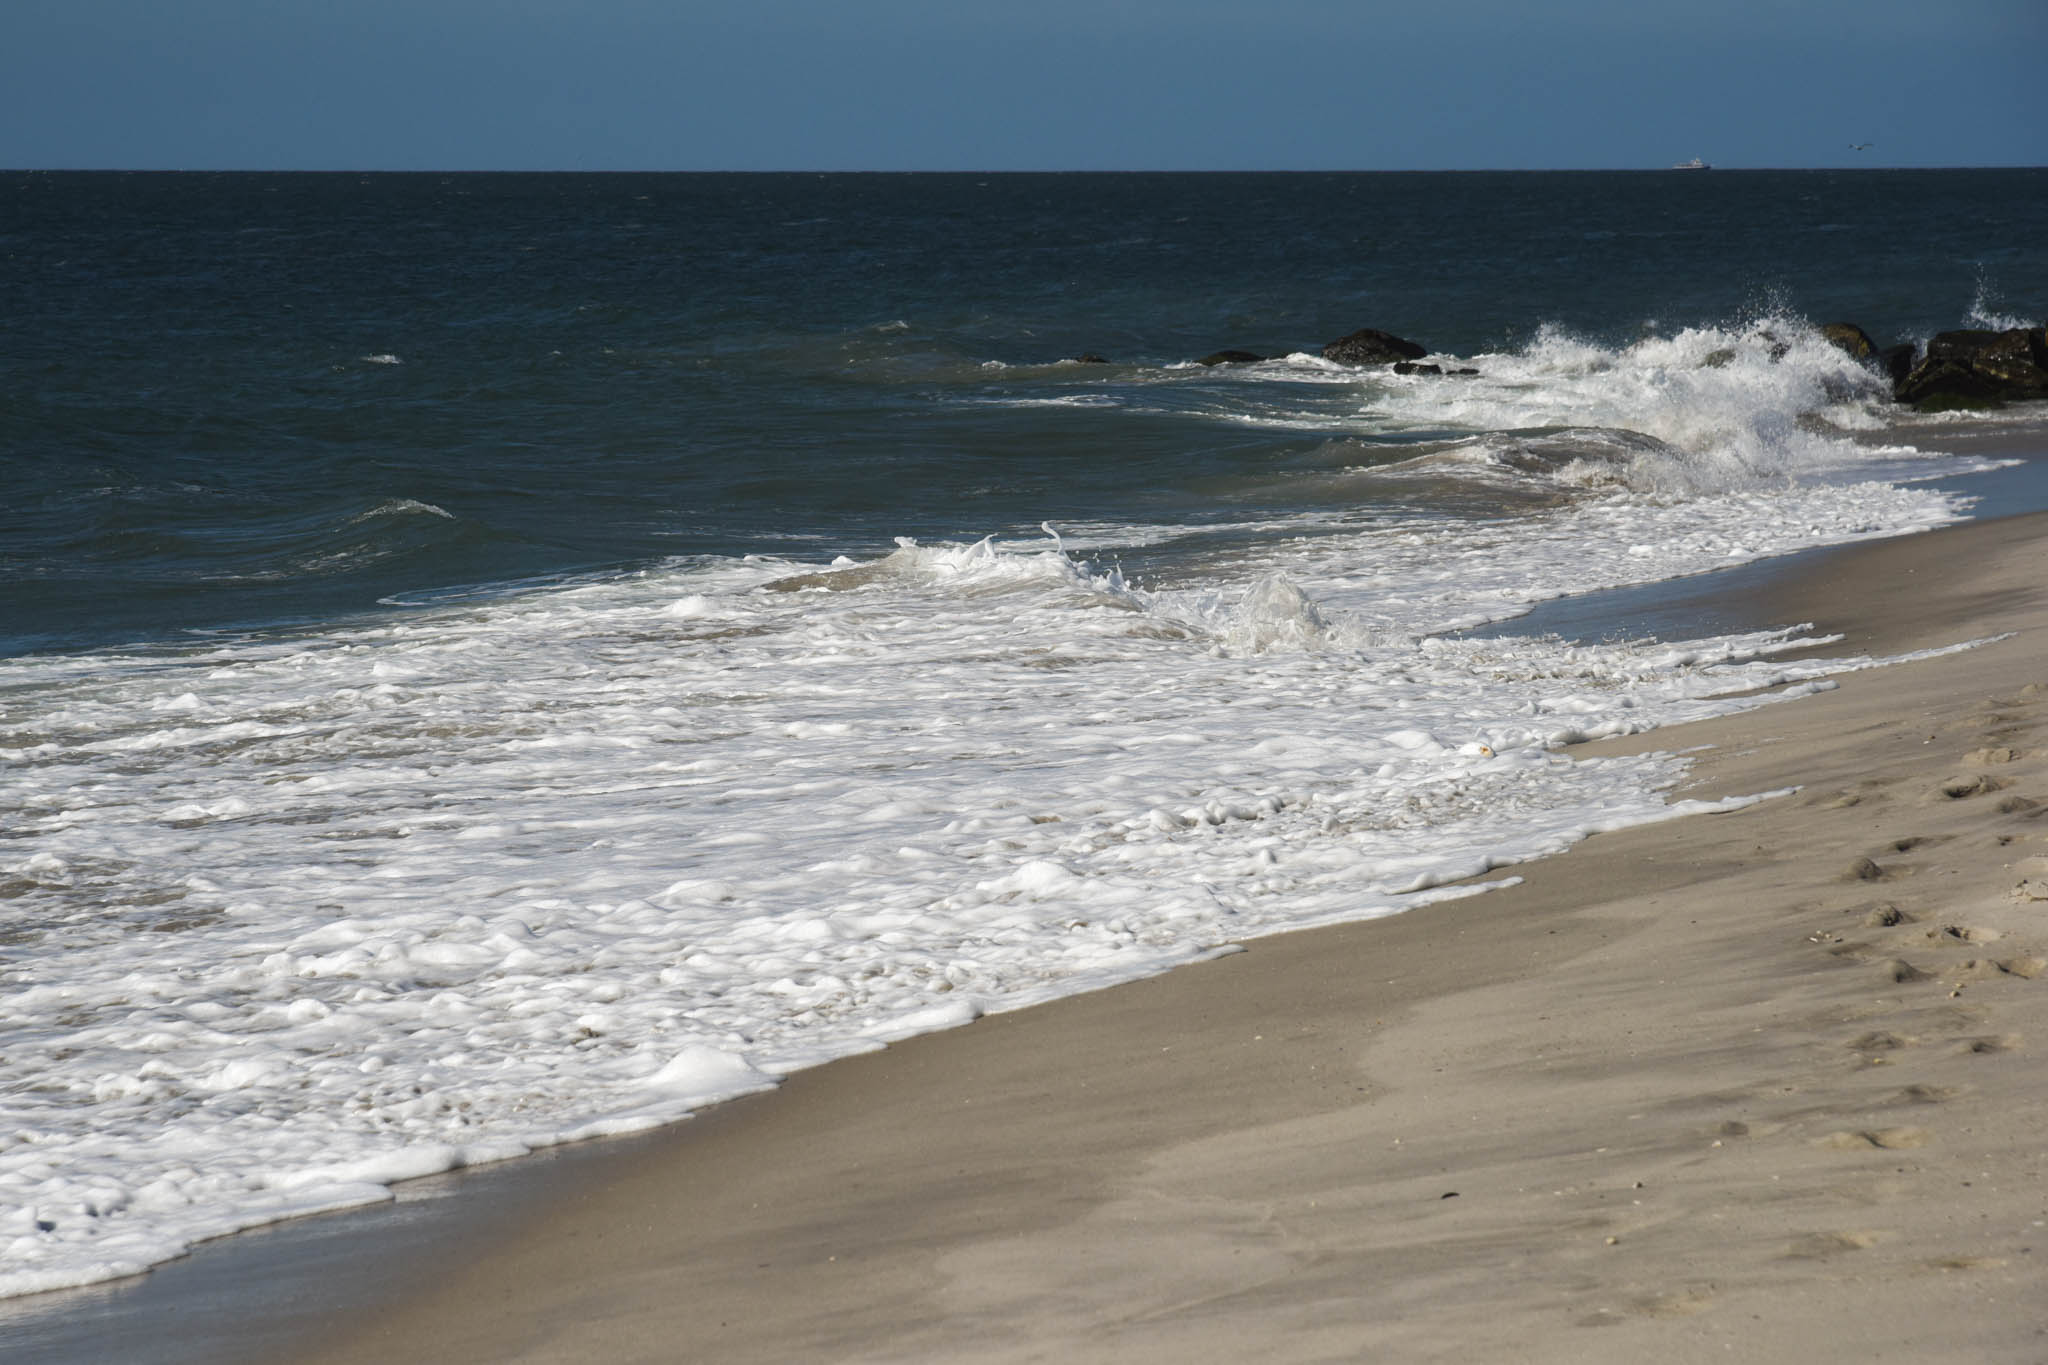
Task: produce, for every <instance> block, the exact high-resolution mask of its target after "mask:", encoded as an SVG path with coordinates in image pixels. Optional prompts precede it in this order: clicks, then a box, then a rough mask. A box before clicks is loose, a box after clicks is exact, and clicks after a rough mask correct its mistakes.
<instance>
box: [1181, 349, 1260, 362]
mask: <svg viewBox="0 0 2048 1365" xmlns="http://www.w3.org/2000/svg"><path fill="white" fill-rule="evenodd" d="M1265 358H1266V357H1264V356H1262V355H1260V354H1259V353H1258V352H1256V351H1212V352H1210V353H1209V354H1208V355H1205V356H1203V357H1202V358H1201V359H1200V360H1197V361H1196V362H1195V363H1196V364H1197V365H1250V364H1252V363H1254V362H1256V361H1260V360H1264V359H1265Z"/></svg>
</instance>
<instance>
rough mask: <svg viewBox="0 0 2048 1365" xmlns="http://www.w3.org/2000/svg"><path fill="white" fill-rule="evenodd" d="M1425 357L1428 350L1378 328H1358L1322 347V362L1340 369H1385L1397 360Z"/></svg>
mask: <svg viewBox="0 0 2048 1365" xmlns="http://www.w3.org/2000/svg"><path fill="white" fill-rule="evenodd" d="M1428 354H1429V348H1428V347H1427V346H1418V345H1416V344H1415V343H1414V342H1412V341H1409V340H1406V339H1405V338H1402V337H1397V336H1395V335H1394V334H1393V333H1392V332H1382V331H1380V330H1379V329H1378V328H1377V327H1361V328H1360V329H1359V330H1357V331H1355V332H1353V333H1351V335H1349V336H1342V337H1338V338H1337V339H1336V340H1335V341H1333V342H1331V343H1330V344H1329V345H1327V346H1325V347H1323V359H1325V360H1334V361H1336V362H1337V363H1338V364H1339V365H1385V364H1388V363H1390V362H1392V361H1396V360H1420V359H1422V357H1424V356H1426V355H1428Z"/></svg>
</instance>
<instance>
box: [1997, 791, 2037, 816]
mask: <svg viewBox="0 0 2048 1365" xmlns="http://www.w3.org/2000/svg"><path fill="white" fill-rule="evenodd" d="M2040 809H2041V803H2040V802H2039V801H2036V800H2034V799H2033V798H2031V797H2026V796H2008V797H2006V798H2004V799H2003V800H2001V801H2000V802H1999V803H1998V813H1999V814H2000V815H2029V816H2031V815H2035V814H2037V813H2039V811H2040Z"/></svg>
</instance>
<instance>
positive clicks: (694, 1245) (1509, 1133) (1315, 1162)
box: [300, 517, 2048, 1362]
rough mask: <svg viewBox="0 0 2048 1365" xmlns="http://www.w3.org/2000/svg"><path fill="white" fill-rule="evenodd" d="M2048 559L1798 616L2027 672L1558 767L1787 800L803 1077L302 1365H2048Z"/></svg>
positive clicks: (1917, 671)
mask: <svg viewBox="0 0 2048 1365" xmlns="http://www.w3.org/2000/svg"><path fill="white" fill-rule="evenodd" d="M2044 562H2048V520H2044V519H2042V518H2040V517H2029V518H2013V519H2008V520H2003V521H1990V522H1979V523H1973V524H1970V525H1967V526H1963V527H1959V528H1955V529H1952V530H1946V531H1941V532H1936V533H1933V534H1929V535H1925V536H1919V537H1914V538H1911V539H1908V540H1905V541H1898V542H1887V543H1883V544H1879V545H1875V546H1869V547H1862V548H1857V549H1852V550H1846V551H1841V552H1837V553H1833V554H1831V555H1829V556H1826V557H1825V558H1823V559H1822V560H1821V561H1820V562H1819V565H1818V567H1817V568H1816V569H1815V570H1814V571H1813V572H1810V573H1806V574H1803V575H1801V576H1800V577H1798V578H1797V579H1796V580H1795V581H1793V582H1792V583H1791V584H1789V585H1788V586H1787V587H1786V588H1785V589H1784V590H1783V592H1782V593H1781V595H1780V596H1779V598H1778V600H1776V601H1775V602H1773V603H1772V605H1771V614H1772V615H1773V617H1774V618H1776V619H1778V620H1783V621H1803V620H1813V621H1817V622H1819V623H1821V624H1822V625H1823V626H1825V627H1827V628H1831V629H1839V630H1841V631H1843V632H1845V633H1846V634H1847V636H1848V638H1847V640H1846V641H1845V642H1844V643H1843V644H1842V645H1840V646H1835V647H1832V648H1833V649H1835V650H1840V651H1847V650H1852V649H1853V650H1860V651H1868V652H1876V653H1886V654H1894V653H1900V652H1904V651H1909V650H1920V649H1928V648H1933V647H1939V646H1944V645H1951V644H1955V643H1958V642H1961V641H1965V640H1973V639H1984V638H1986V637H1992V636H2002V637H2003V638H1999V639H1996V640H1991V641H1990V642H1988V643H1984V644H1981V645H1979V646H1978V647H1976V648H1973V649H1970V650H1967V651H1964V652H1960V653H1950V654H1945V655H1942V656H1940V657H1934V658H1928V659H1924V660H1921V661H1917V662H1910V663H1901V664H1897V665H1894V666H1891V667H1887V668H1883V669H1876V670H1867V671H1861V672H1852V673H1846V674H1843V675H1842V676H1841V677H1840V678H1839V684H1840V685H1839V687H1838V688H1837V689H1835V690H1832V691H1828V692H1824V693H1823V694H1821V695H1819V696H1815V697H1810V698H1806V699H1802V700H1797V701H1790V702H1785V703H1783V704H1777V705H1771V706H1766V707H1763V708H1761V709H1759V710H1756V711H1754V712H1751V713H1749V714H1746V715H1743V716H1739V717H1733V718H1729V719H1725V720H1720V721H1714V722H1709V723H1705V724H1701V725H1696V726H1691V727H1686V728H1684V729H1681V730H1667V731H1663V732H1659V733H1656V734H1653V735H1648V736H1640V737H1636V738H1634V739H1632V740H1628V741H1620V742H1610V743H1608V744H1604V745H1593V746H1586V747H1585V748H1583V749H1581V750H1576V751H1574V752H1578V753H1585V754H1592V753H1597V752H1601V751H1602V750H1603V749H1605V750H1613V749H1617V748H1621V747H1624V746H1630V747H1635V748H1667V749H1676V748H1687V749H1690V748H1693V747H1694V746H1705V747H1703V748H1702V750H1701V752H1700V753H1699V754H1698V756H1697V761H1696V764H1695V767H1694V770H1693V776H1692V779H1691V781H1690V783H1689V785H1688V786H1687V787H1686V788H1685V789H1683V790H1682V791H1680V792H1678V793H1674V797H1705V798H1718V797H1724V796H1731V795H1742V794H1754V793H1761V792H1769V791H1779V790H1781V789H1787V788H1796V789H1797V790H1796V791H1794V792H1792V793H1791V794H1786V795H1780V796H1777V797H1775V798H1773V799H1771V800H1767V801H1764V802H1762V803H1759V804H1757V805H1754V806H1751V807H1749V808H1746V809H1743V810H1740V811H1736V812H1733V813H1729V814H1723V815H1714V816H1694V817H1690V818H1686V819H1680V820H1673V821H1669V822H1666V823H1663V824H1659V825H1654V826H1648V827H1641V828H1637V829H1632V830H1625V831H1621V832H1618V833H1613V834H1606V835H1601V836H1598V837H1595V838H1593V839H1591V840H1589V841H1587V842H1586V843H1584V844H1582V845H1580V846H1579V847H1577V848H1575V849H1574V850H1572V851H1571V852H1570V853H1568V854H1566V855H1563V856H1561V857H1557V858H1553V859H1550V860H1547V861H1545V862H1542V863H1538V864H1533V865H1529V866H1527V867H1524V868H1520V869H1517V871H1518V872H1520V873H1521V874H1522V876H1523V880H1522V882H1521V883H1520V884H1519V885H1517V886H1514V887H1512V888H1509V889H1507V890H1503V891H1497V892H1493V893H1490V894H1487V895H1483V896H1477V897H1473V898H1470V899H1465V900H1460V901H1454V902H1449V903H1445V904H1440V905H1435V906H1431V907H1428V908H1426V909H1423V910H1420V911H1418V912H1415V913H1412V914H1408V915H1403V916H1397V917H1394V918H1391V919H1385V920H1379V921H1374V922H1369V923H1364V924H1358V925H1351V926H1344V927H1339V928H1333V929H1325V930H1318V931H1313V932H1306V933H1299V934H1293V935H1286V936H1282V937H1276V938H1271V939H1262V940H1258V941H1255V942H1252V943H1250V944H1249V945H1247V951H1246V952H1244V953H1242V954H1239V955H1236V956H1232V957H1226V958H1223V959H1220V960H1217V961H1214V962H1209V963H1205V964H1203V965H1200V966H1196V967H1191V968H1186V969H1183V970H1180V971H1176V972H1174V973H1171V974H1170V975H1167V976H1164V977H1160V978H1156V979H1153V980H1149V981H1143V982H1139V983H1136V984H1132V985H1128V986H1120V987H1117V988H1115V989H1113V990H1109V991H1103V992H1099V993H1096V994H1093V995H1088V996H1083V997H1078V998H1074V999H1070V1000H1065V1001H1061V1002H1058V1003H1055V1004H1052V1005H1048V1006H1044V1007H1040V1008H1036V1009H1031V1010H1027V1011H1021V1012H1019V1013H1016V1014H1009V1015H999V1016H993V1017H990V1018H987V1019H984V1020H981V1021H980V1022H977V1023H976V1024H974V1025H972V1026H971V1027H967V1028H962V1029H958V1030H955V1031H952V1032H949V1033H944V1034H937V1035H931V1036H927V1037H922V1038H917V1039H912V1040H910V1041H908V1042H905V1043H902V1044H899V1045H896V1046H893V1047H891V1048H889V1049H888V1050H886V1051H884V1052H880V1053H876V1054H873V1055H870V1056H864V1057H858V1058H853V1059H850V1060H847V1061H843V1062H836V1063H833V1064H831V1065H829V1066H826V1067H822V1068H819V1069H817V1070H815V1071H812V1072H807V1073H801V1074H798V1075H796V1076H793V1077H791V1078H790V1079H789V1081H788V1082H787V1083H786V1084H785V1085H784V1086H783V1088H782V1089H781V1090H780V1091H779V1092H777V1093H775V1094H773V1095H768V1096H762V1097H759V1098H756V1099H749V1100H743V1101H739V1102H737V1103H734V1104H732V1105H728V1106H725V1107H724V1108H722V1109H719V1110H715V1111H712V1112H709V1113H706V1114H704V1115H702V1116H700V1117H699V1118H698V1119H696V1120H693V1121H692V1122H690V1123H686V1124H683V1125H681V1126H680V1127H679V1128H677V1129H676V1130H675V1131H674V1133H673V1134H672V1135H671V1136H669V1137H667V1138H665V1139H664V1140H663V1141H661V1142H659V1143H656V1144H653V1145H652V1146H650V1147H647V1148H644V1149H642V1150H640V1151H638V1152H635V1153H633V1154H630V1155H627V1156H623V1157H621V1158H620V1160H619V1161H618V1162H617V1163H598V1164H597V1166H596V1167H595V1169H596V1171H597V1177H596V1178H592V1179H588V1180H584V1181H582V1182H580V1183H577V1184H576V1185H574V1187H573V1188H570V1189H567V1190H566V1191H558V1192H556V1193H554V1194H551V1195H550V1196H549V1198H548V1200H547V1201H546V1202H545V1203H542V1204H537V1205H536V1207H535V1208H534V1210H533V1212H532V1216H531V1218H530V1219H528V1220H527V1221H526V1222H525V1223H524V1224H523V1225H522V1226H520V1227H519V1228H518V1229H517V1230H516V1232H515V1233H514V1234H513V1235H511V1236H509V1237H507V1238H500V1239H494V1240H493V1241H492V1243H491V1244H489V1245H477V1246H474V1247H472V1248H470V1249H469V1250H468V1252H467V1254H465V1255H464V1256H462V1257H460V1258H459V1259H458V1261H457V1262H456V1263H454V1264H451V1265H449V1266H447V1267H446V1269H445V1272H444V1273H441V1274H439V1275H437V1276H433V1277H425V1278H423V1279H422V1282H421V1285H420V1288H419V1292H418V1294H417V1296H416V1297H413V1298H411V1299H409V1300H408V1301H404V1302H399V1303H394V1304H388V1305H383V1306H381V1307H380V1308H379V1309H378V1310H377V1311H376V1312H374V1313H372V1314H367V1315H365V1314H357V1315H355V1316H353V1317H352V1319H351V1323H352V1327H351V1329H350V1330H348V1331H342V1330H340V1329H337V1331H336V1333H335V1335H333V1336H332V1337H330V1338H328V1339H325V1340H323V1341H321V1342H318V1343H313V1342H309V1343H308V1349H307V1350H306V1351H305V1352H304V1354H303V1355H302V1356H301V1357H300V1358H301V1359H304V1360H309V1361H312V1360H317V1361H321V1362H342V1361H350V1362H353V1361H380V1362H381V1361H386V1360H391V1359H414V1360H436V1361H444V1362H457V1361H491V1362H507V1361H528V1362H543V1361H587V1360H605V1361H614V1362H625V1361H682V1360H704V1361H721V1362H725V1361H733V1362H741V1361H797V1360H819V1361H826V1360H829V1361H965V1360H972V1361H1038V1360H1063V1361H1067V1360H1081V1361H1117V1362H1132V1361H1167V1360H1172V1361H1189V1360H1223V1359H1233V1360H1234V1359H1241V1358H1244V1357H1247V1356H1256V1357H1257V1358H1259V1359H1261V1360H1266V1361H1320V1360H1399V1361H1438V1360H1442V1361H1452V1360H1457V1361H1470V1360H1489V1361H1492V1360H1518V1361H1519V1360H1531V1361H1640V1360H1644V1359H1651V1358H1655V1359H1661V1360H1668V1361H1689V1360H1708V1359H1711V1360H1716V1361H1721V1360H1745V1359H1755V1360H1762V1359H1770V1360H1777V1359H1806V1360H1814V1361H1836V1360H1844V1361H1846V1360H1866V1359H1895V1360H1973V1361H2039V1360H2041V1359H2043V1358H2044V1357H2048V1226H2044V1222H2048V1185H2044V1181H2043V1175H2044V1167H2048V1069H2044V1068H2043V1066H2042V1064H2041V1060H2040V1058H2041V1050H2042V1049H2043V1048H2048V861H2042V860H2044V859H2048V647H2044V646H2048V589H2044V587H2043V575H2042V573H2041V569H2040V566H2041V565H2042V564H2043V563H2044ZM2036 897H2039V898H2036Z"/></svg>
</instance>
